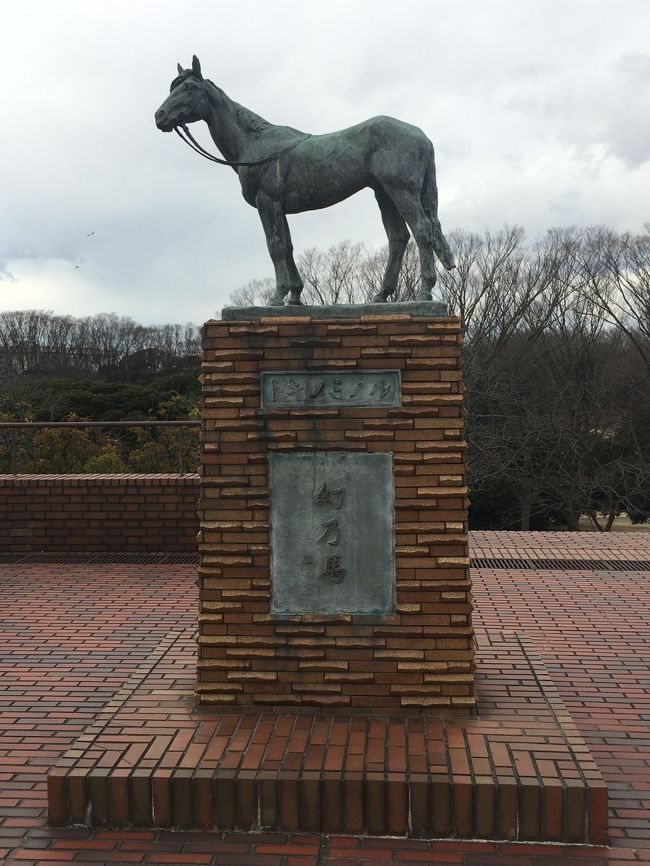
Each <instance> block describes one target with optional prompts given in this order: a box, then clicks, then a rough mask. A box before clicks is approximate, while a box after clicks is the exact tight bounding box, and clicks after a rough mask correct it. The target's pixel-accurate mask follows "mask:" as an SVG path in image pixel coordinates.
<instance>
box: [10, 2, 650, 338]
mask: <svg viewBox="0 0 650 866" xmlns="http://www.w3.org/2000/svg"><path fill="white" fill-rule="evenodd" d="M1 23H2V28H1V31H0V73H1V74H0V93H1V96H2V99H1V104H2V109H3V111H2V113H3V123H2V128H3V131H2V138H1V142H0V154H1V159H0V180H1V184H0V195H1V197H2V202H1V206H0V309H2V310H8V309H27V308H41V309H49V310H53V311H54V312H57V313H72V314H74V315H87V314H93V313H99V312H107V311H110V312H116V313H119V314H121V315H128V316H132V317H133V318H135V319H137V320H139V321H142V322H147V323H151V322H154V323H155V322H159V323H162V322H166V321H181V322H185V321H195V322H200V321H202V320H204V319H206V318H209V317H210V316H213V315H214V314H215V313H216V312H217V311H218V310H220V308H221V307H222V306H223V305H224V303H226V301H227V298H228V295H229V293H230V292H231V291H232V290H233V289H235V288H237V287H238V286H241V285H243V284H244V283H246V282H248V281H249V280H251V279H253V278H257V277H265V276H270V275H271V274H272V268H271V264H270V261H269V260H268V256H267V252H266V245H265V242H264V236H263V233H262V229H261V226H260V224H259V219H258V217H257V213H256V211H255V210H254V209H253V208H251V207H250V206H249V205H247V204H246V203H245V202H244V200H243V199H242V197H241V193H240V188H239V182H238V180H237V178H236V176H235V174H234V172H233V171H232V170H231V169H229V168H225V167H220V166H215V165H211V164H210V163H208V162H207V161H205V160H202V159H200V157H198V156H196V155H195V154H193V153H192V152H191V151H190V150H189V149H188V148H186V147H185V146H184V145H183V144H182V143H181V141H180V140H179V139H178V138H177V137H176V136H174V135H164V134H163V133H161V132H159V131H158V130H157V129H156V127H155V125H154V121H153V113H154V111H155V109H156V108H157V107H158V106H159V104H160V103H161V102H162V101H163V99H164V98H165V96H166V95H167V93H168V91H169V84H170V82H171V80H172V78H173V77H174V76H175V74H176V63H177V62H178V61H180V62H181V63H182V64H183V66H189V65H190V63H191V57H192V54H193V53H196V54H197V55H198V56H199V58H200V59H201V63H202V67H203V73H204V75H205V76H206V77H208V78H211V79H212V80H213V81H214V82H215V83H216V84H218V85H219V86H220V87H222V88H223V89H224V90H225V91H226V93H228V94H229V95H230V96H232V97H233V98H234V99H236V100H237V101H238V102H241V103H243V104H244V105H246V106H248V107H249V108H252V109H253V110H254V111H256V112H257V113H258V114H261V115H262V116H264V117H266V118H267V119H268V120H270V121H272V122H276V123H279V124H288V125H291V126H294V127H297V128H299V129H304V130H306V131H309V132H315V133H319V132H328V131H332V130H334V129H339V128H342V127H345V126H350V125H351V124H353V123H356V122H358V121H360V120H363V119H364V118H367V117H371V116H373V115H375V114H390V115H393V116H396V117H399V118H401V119H402V120H406V121H409V122H410V123H414V124H415V125H417V126H420V127H421V128H422V129H423V130H424V131H425V132H426V133H427V135H428V136H429V137H430V138H431V140H432V141H433V142H434V145H435V147H436V156H437V166H438V186H439V191H440V217H441V221H442V224H443V228H444V229H445V230H446V231H449V230H451V229H453V228H466V229H482V228H484V227H492V228H498V227H500V226H502V225H503V224H504V223H509V224H513V223H517V224H519V225H522V226H524V228H525V229H526V230H527V232H528V233H529V235H530V236H535V235H537V234H539V233H540V232H543V231H544V230H545V229H546V228H548V227H550V226H557V225H571V224H578V225H588V224H597V223H598V224H599V223H603V224H607V225H609V226H611V227H614V228H617V229H626V230H631V231H642V230H643V225H644V223H645V222H647V221H648V220H650V203H649V202H650V48H648V45H649V44H650V43H649V34H650V2H648V0H617V2H614V3H612V2H611V0H606V2H603V0H525V2H522V0H455V2H450V0H444V2H442V0H399V2H398V0H392V2H388V0H368V2H366V0H310V2H305V0H298V2H294V0H275V2H273V3H269V2H267V0H236V2H232V0H228V2H221V0H212V2H206V0H193V2H191V3H183V2H180V0H174V2H169V0H156V2H154V0H111V2H108V0H104V2H88V0H83V2H82V0H56V2H54V0H42V2H39V0H21V2H20V3H9V2H6V3H5V4H3V8H2V18H1ZM200 127H202V128H200ZM193 131H195V133H196V135H197V137H198V138H199V139H200V140H201V141H202V142H203V143H204V144H208V142H209V137H208V135H207V128H206V127H205V125H204V124H201V125H197V126H195V127H194V130H193ZM210 144H211V142H210ZM290 225H291V228H292V233H293V238H294V246H295V248H296V251H297V252H300V251H301V250H303V249H306V248H308V247H312V246H316V247H320V248H325V247H327V246H329V245H330V244H332V243H335V242H336V241H338V240H343V239H350V240H353V241H364V242H366V243H367V244H368V245H370V246H379V245H380V244H383V243H384V235H383V230H382V227H381V221H380V218H379V213H378V211H377V209H376V206H375V202H374V198H373V196H372V194H371V193H370V191H368V190H366V191H364V192H362V193H360V194H358V195H356V196H353V197H352V198H351V199H348V200H347V201H346V202H344V203H342V204H340V205H338V206H336V207H334V208H330V209H328V210H324V211H316V212H312V213H306V214H298V215H296V216H294V217H291V218H290ZM91 232H94V234H92V235H90V236H88V235H89V234H90V233H91Z"/></svg>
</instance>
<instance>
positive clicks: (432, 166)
mask: <svg viewBox="0 0 650 866" xmlns="http://www.w3.org/2000/svg"><path fill="white" fill-rule="evenodd" d="M420 199H421V201H422V207H423V208H424V210H425V212H426V215H427V216H428V217H429V220H430V222H431V229H432V241H433V249H434V250H435V253H436V255H437V256H438V258H439V259H440V261H441V262H442V263H443V265H444V266H445V268H446V269H447V270H448V271H450V270H452V268H455V267H456V265H455V262H454V254H453V253H452V251H451V249H450V247H449V244H448V243H447V239H446V238H445V236H444V234H443V233H442V226H441V225H440V220H439V219H438V186H437V184H436V162H435V157H434V154H433V149H432V150H431V158H430V159H429V162H428V164H427V167H426V170H425V172H424V179H423V183H422V193H421V195H420Z"/></svg>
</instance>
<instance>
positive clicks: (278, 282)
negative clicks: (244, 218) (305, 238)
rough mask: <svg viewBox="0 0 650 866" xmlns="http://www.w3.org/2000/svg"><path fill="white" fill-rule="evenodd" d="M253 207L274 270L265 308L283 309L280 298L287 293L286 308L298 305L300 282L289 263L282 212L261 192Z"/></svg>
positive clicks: (289, 249)
mask: <svg viewBox="0 0 650 866" xmlns="http://www.w3.org/2000/svg"><path fill="white" fill-rule="evenodd" d="M255 205H256V207H257V211H258V213H259V215H260V220H261V221H262V227H263V229H264V234H265V235H266V245H267V247H268V250H269V254H270V256H271V261H272V262H273V267H274V268H275V295H274V296H273V297H272V298H271V300H270V301H269V305H270V306H275V307H277V306H282V305H284V297H285V295H286V294H287V293H290V294H289V303H290V304H301V303H302V301H301V300H300V292H301V290H302V280H301V279H300V275H299V274H298V269H297V268H296V265H295V262H294V260H293V245H292V243H291V234H290V232H289V224H288V222H287V218H286V216H285V215H284V211H283V210H282V207H281V205H280V203H279V202H278V201H276V200H275V199H273V198H271V196H270V195H268V193H265V192H260V193H258V195H257V198H256V199H255Z"/></svg>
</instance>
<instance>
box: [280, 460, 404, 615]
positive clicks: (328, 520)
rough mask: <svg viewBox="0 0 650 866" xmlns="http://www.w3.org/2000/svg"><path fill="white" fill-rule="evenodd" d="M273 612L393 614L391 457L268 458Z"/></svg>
mask: <svg viewBox="0 0 650 866" xmlns="http://www.w3.org/2000/svg"><path fill="white" fill-rule="evenodd" d="M269 462H270V489H271V585H272V603H271V611H272V613H275V614H299V613H322V614H337V613H360V614H386V613H394V611H395V542H394V538H395V528H394V488H393V455H392V454H358V453H353V452H349V453H348V452H320V453H316V454H305V453H301V454H270V455H269Z"/></svg>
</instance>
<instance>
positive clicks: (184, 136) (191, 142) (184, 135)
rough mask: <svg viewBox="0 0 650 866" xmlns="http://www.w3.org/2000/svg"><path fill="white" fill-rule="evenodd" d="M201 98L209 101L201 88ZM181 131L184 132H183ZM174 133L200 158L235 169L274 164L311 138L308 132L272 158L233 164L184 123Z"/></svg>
mask: <svg viewBox="0 0 650 866" xmlns="http://www.w3.org/2000/svg"><path fill="white" fill-rule="evenodd" d="M201 98H203V99H205V100H206V102H207V101H208V95H207V93H206V92H205V89H204V88H203V87H202V88H201ZM181 129H182V130H183V132H181ZM174 132H175V133H176V135H177V136H178V137H179V138H180V139H181V141H184V142H185V144H186V145H187V146H188V147H191V148H192V150H193V151H195V152H196V153H198V154H199V156H202V157H204V158H205V159H209V160H210V162H216V163H218V164H219V165H229V166H231V167H233V168H239V167H252V166H254V165H264V163H267V162H273V160H275V159H279V158H280V157H281V156H284V154H285V153H289V151H290V150H293V149H294V147H298V145H299V144H302V142H303V141H307V139H308V138H311V133H310V132H308V133H307V134H306V135H305V136H304V137H303V138H299V139H298V141H294V142H293V143H292V144H290V145H288V146H287V147H285V148H283V149H282V150H279V151H278V152H277V153H274V154H273V155H272V156H265V157H264V159H255V160H253V161H252V162H233V161H231V160H229V159H220V158H219V157H218V156H215V155H214V154H212V153H209V152H208V151H207V150H206V149H205V148H204V147H202V146H201V145H200V144H199V143H198V141H197V140H196V139H195V138H194V136H193V135H192V133H191V132H190V131H189V129H188V128H187V125H186V124H184V123H180V124H179V125H178V126H175V127H174Z"/></svg>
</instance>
